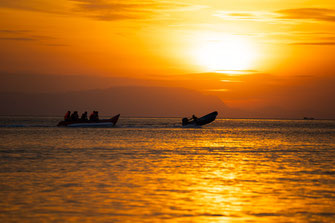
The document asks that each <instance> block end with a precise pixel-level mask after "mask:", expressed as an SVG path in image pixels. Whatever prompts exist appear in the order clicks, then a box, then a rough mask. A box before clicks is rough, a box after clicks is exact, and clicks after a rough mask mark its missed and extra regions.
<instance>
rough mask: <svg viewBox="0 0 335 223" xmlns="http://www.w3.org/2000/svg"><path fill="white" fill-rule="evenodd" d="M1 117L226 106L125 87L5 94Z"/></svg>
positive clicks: (184, 93) (165, 90)
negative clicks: (75, 111)
mask: <svg viewBox="0 0 335 223" xmlns="http://www.w3.org/2000/svg"><path fill="white" fill-rule="evenodd" d="M0 100H1V107H2V109H1V111H0V115H63V114H64V113H65V112H66V111H67V110H71V111H74V110H77V111H79V112H82V111H88V112H90V111H92V110H98V111H100V114H101V115H113V114H116V113H120V114H122V115H126V116H161V117H171V116H176V117H179V116H185V115H188V116H189V115H192V114H198V115H203V114H206V113H209V112H212V111H214V110H217V111H219V113H220V111H223V110H225V108H226V106H225V105H224V103H223V102H222V101H221V100H220V99H219V98H217V97H215V96H209V95H205V94H202V93H200V92H197V91H194V90H189V89H185V88H172V87H141V86H122V87H112V88H107V89H96V90H83V91H72V92H66V93H64V92H63V93H15V92H14V93H2V94H0Z"/></svg>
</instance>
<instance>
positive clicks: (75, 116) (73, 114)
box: [71, 111, 79, 121]
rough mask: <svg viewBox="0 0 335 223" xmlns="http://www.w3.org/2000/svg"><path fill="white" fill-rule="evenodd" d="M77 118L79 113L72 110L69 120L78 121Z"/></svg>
mask: <svg viewBox="0 0 335 223" xmlns="http://www.w3.org/2000/svg"><path fill="white" fill-rule="evenodd" d="M78 120H79V115H78V112H77V111H74V112H73V113H72V115H71V121H78Z"/></svg>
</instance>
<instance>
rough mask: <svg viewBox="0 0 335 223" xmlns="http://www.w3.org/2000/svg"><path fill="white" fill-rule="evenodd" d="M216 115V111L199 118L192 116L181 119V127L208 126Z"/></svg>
mask: <svg viewBox="0 0 335 223" xmlns="http://www.w3.org/2000/svg"><path fill="white" fill-rule="evenodd" d="M217 115H218V112H217V111H214V112H212V113H209V114H207V115H204V116H202V117H200V118H198V117H196V116H195V115H193V116H192V118H183V119H182V125H183V126H185V127H186V126H187V127H192V126H202V125H206V124H209V123H211V122H213V121H214V120H215V119H216V116H217Z"/></svg>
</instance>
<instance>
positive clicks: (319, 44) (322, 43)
mask: <svg viewBox="0 0 335 223" xmlns="http://www.w3.org/2000/svg"><path fill="white" fill-rule="evenodd" d="M292 45H310V46H313V45H314V46H330V45H335V42H296V43H292Z"/></svg>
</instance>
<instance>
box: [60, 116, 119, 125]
mask: <svg viewBox="0 0 335 223" xmlns="http://www.w3.org/2000/svg"><path fill="white" fill-rule="evenodd" d="M119 117H120V114H118V115H115V116H114V117H112V118H110V119H100V120H96V121H90V120H87V121H83V120H78V121H60V122H59V123H58V124H57V126H58V127H113V126H115V125H116V123H117V121H118V120H119Z"/></svg>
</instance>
